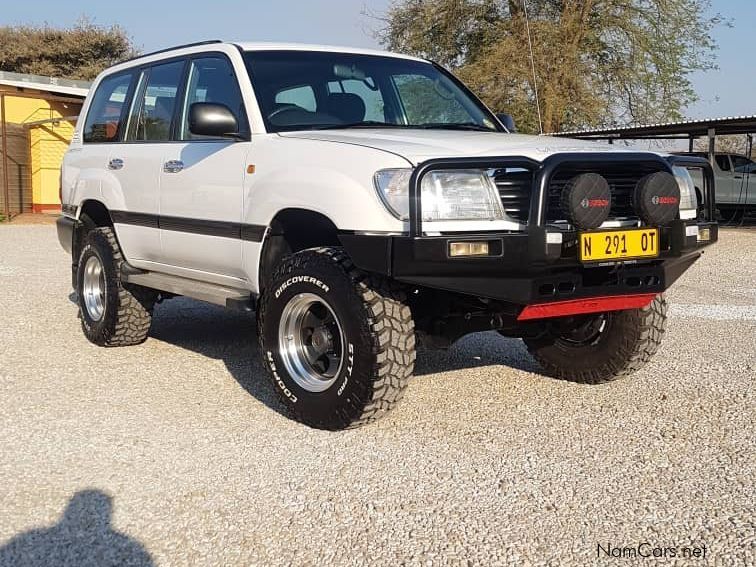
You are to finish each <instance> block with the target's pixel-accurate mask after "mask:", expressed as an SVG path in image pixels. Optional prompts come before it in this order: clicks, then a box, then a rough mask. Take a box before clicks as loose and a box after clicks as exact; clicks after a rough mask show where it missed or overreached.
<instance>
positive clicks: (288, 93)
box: [276, 85, 318, 112]
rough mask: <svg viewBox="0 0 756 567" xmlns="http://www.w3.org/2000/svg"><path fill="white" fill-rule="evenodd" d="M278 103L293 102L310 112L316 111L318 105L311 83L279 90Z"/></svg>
mask: <svg viewBox="0 0 756 567" xmlns="http://www.w3.org/2000/svg"><path fill="white" fill-rule="evenodd" d="M276 104H277V105H287V104H293V105H294V106H298V107H299V108H301V109H302V110H307V111H308V112H315V111H316V110H317V107H318V103H317V101H316V100H315V91H313V90H312V87H311V86H310V85H304V86H302V87H294V88H292V89H285V90H282V91H278V92H277V93H276Z"/></svg>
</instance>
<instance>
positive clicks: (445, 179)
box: [375, 169, 504, 221]
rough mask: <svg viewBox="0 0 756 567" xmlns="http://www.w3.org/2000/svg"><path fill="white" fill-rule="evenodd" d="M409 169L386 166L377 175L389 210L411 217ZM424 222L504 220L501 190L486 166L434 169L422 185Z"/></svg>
mask: <svg viewBox="0 0 756 567" xmlns="http://www.w3.org/2000/svg"><path fill="white" fill-rule="evenodd" d="M411 175H412V171H411V170H409V169H386V170H383V171H379V172H378V173H376V174H375V185H376V187H377V189H378V193H379V194H380V196H381V199H382V200H383V202H384V203H385V204H386V206H387V207H388V208H389V210H390V211H391V212H392V213H393V214H394V215H396V216H397V217H398V218H400V219H402V220H407V219H408V218H409V179H410V176H411ZM420 193H421V199H422V212H423V221H442V220H443V221H451V220H502V219H504V209H503V208H502V206H501V200H500V198H499V191H498V190H497V188H496V184H495V183H494V182H493V180H492V179H491V177H490V176H489V175H488V172H487V171H486V170H483V169H453V170H438V171H431V172H429V173H427V174H426V175H425V176H423V180H422V183H421V185H420Z"/></svg>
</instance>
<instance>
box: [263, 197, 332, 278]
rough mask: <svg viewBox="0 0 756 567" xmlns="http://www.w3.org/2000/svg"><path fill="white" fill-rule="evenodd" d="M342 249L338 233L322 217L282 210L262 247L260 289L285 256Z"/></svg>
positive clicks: (270, 224)
mask: <svg viewBox="0 0 756 567" xmlns="http://www.w3.org/2000/svg"><path fill="white" fill-rule="evenodd" d="M340 245H341V242H340V240H339V229H338V228H337V227H336V224H335V223H334V222H333V221H332V220H331V219H330V218H329V217H327V216H326V215H324V214H323V213H319V212H316V211H311V210H309V209H300V208H286V209H281V210H280V211H278V212H277V213H276V214H275V216H274V217H273V219H272V220H271V221H270V223H269V228H268V231H267V232H266V235H265V239H264V240H263V243H262V249H261V251H260V263H259V267H258V277H259V279H258V281H259V282H260V288H262V287H264V283H265V281H267V278H268V277H269V276H270V275H271V273H272V272H273V270H274V269H275V266H277V265H278V264H279V263H280V261H281V260H282V259H283V258H284V257H285V256H287V255H289V254H292V253H294V252H299V251H301V250H307V249H308V248H316V247H319V246H340Z"/></svg>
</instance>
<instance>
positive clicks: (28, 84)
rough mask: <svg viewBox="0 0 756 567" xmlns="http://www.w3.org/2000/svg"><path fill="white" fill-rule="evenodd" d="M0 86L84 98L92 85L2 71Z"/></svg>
mask: <svg viewBox="0 0 756 567" xmlns="http://www.w3.org/2000/svg"><path fill="white" fill-rule="evenodd" d="M0 85H7V86H9V87H21V88H26V89H37V90H40V91H47V92H51V93H58V94H65V95H71V96H77V97H82V98H83V97H85V96H87V93H88V92H89V87H90V86H91V85H92V83H90V82H87V81H75V80H73V79H60V78H57V77H43V76H41V75H26V74H24V73H11V72H9V71H0Z"/></svg>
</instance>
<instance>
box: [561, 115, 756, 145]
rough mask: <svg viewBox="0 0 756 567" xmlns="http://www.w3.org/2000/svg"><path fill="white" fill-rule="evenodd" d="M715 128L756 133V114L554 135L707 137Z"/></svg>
mask: <svg viewBox="0 0 756 567" xmlns="http://www.w3.org/2000/svg"><path fill="white" fill-rule="evenodd" d="M711 128H713V129H714V130H715V132H716V134H717V135H721V136H726V135H732V134H750V133H756V115H751V116H726V117H722V118H703V119H700V120H685V121H682V122H665V123H661V124H648V125H645V126H620V127H615V128H594V129H588V130H571V131H567V132H558V133H555V134H551V135H552V136H562V137H567V138H583V139H594V140H606V139H620V140H621V139H634V140H638V139H644V138H662V139H663V138H670V137H671V138H686V137H694V138H697V137H700V136H706V135H707V134H708V131H709V129H711Z"/></svg>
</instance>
